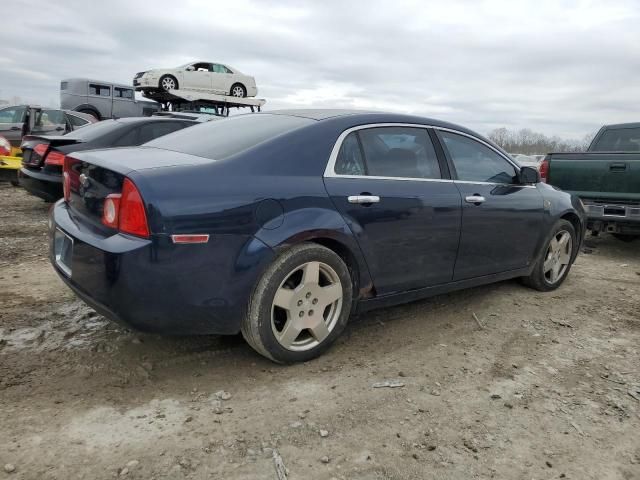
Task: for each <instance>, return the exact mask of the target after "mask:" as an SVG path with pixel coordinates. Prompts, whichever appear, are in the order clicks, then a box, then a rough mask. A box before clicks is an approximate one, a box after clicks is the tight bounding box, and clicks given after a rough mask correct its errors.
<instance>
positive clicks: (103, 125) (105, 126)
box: [65, 120, 122, 142]
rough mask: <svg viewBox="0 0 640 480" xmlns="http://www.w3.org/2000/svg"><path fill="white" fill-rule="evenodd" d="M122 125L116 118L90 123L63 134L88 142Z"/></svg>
mask: <svg viewBox="0 0 640 480" xmlns="http://www.w3.org/2000/svg"><path fill="white" fill-rule="evenodd" d="M120 127H122V123H120V122H118V121H116V120H103V121H101V122H97V123H92V124H91V125H87V126H86V127H82V128H79V129H78V130H73V131H72V132H70V133H67V134H66V135H65V137H66V138H73V139H74V140H80V141H83V142H90V141H92V140H95V139H96V138H98V137H102V136H103V135H106V134H108V133H110V132H113V131H114V130H117V129H118V128H120Z"/></svg>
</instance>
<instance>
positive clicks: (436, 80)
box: [0, 0, 640, 138]
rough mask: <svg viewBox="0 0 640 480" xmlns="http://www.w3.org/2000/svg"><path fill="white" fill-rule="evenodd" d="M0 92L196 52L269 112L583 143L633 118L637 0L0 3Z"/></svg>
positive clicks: (163, 63) (40, 98) (53, 89)
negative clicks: (378, 115)
mask: <svg viewBox="0 0 640 480" xmlns="http://www.w3.org/2000/svg"><path fill="white" fill-rule="evenodd" d="M2 18H3V22H2V27H1V28H0V98H4V99H11V98H12V97H14V96H19V97H21V98H22V100H27V101H34V102H38V103H41V104H44V105H53V106H57V105H58V104H59V91H58V88H59V83H60V80H61V79H63V78H65V77H92V78H98V79H104V80H108V81H114V82H122V83H127V84H130V83H131V81H132V77H133V75H134V74H135V73H136V72H138V71H142V70H148V69H151V68H157V67H172V66H176V65H180V64H183V63H186V62H188V61H191V60H196V59H198V60H211V61H218V62H220V63H227V64H229V65H232V66H235V67H237V68H238V69H239V70H241V71H243V72H244V73H247V74H250V75H254V76H255V77H256V81H257V84H258V89H259V96H260V97H262V98H266V99H267V108H265V109H273V108H281V107H288V108H290V107H309V106H315V107H349V108H361V109H375V110H389V111H399V112H409V113H415V114H419V115H424V116H430V117H435V118H440V119H444V120H449V121H454V122H457V123H460V124H463V125H465V126H468V127H470V128H473V129H475V130H478V131H479V132H481V133H487V132H488V131H489V130H491V129H492V128H495V127H500V126H506V127H509V128H522V127H529V128H532V129H534V130H536V131H541V132H543V133H545V134H558V135H561V136H563V137H568V138H580V137H583V136H584V135H585V134H587V133H589V132H592V131H594V130H595V129H597V128H598V127H599V126H600V125H602V124H603V123H617V122H624V121H634V120H635V121H638V120H640V105H639V104H640V81H639V77H640V75H639V74H640V29H639V28H638V25H640V1H638V0H629V1H625V0H620V1H614V0H608V1H594V2H592V1H568V0H567V1H563V0H551V1H544V0H535V1H531V2H528V1H515V0H514V1H472V0H470V1H455V0H447V1H442V2H440V1H439V2H435V1H428V0H423V1H415V2H411V1H407V2H402V1H397V0H394V1H391V0H386V1H372V0H367V1H358V2H356V1H353V2H351V1H348V0H340V1H332V0H323V1H315V0H309V1H290V2H287V1H285V2H272V1H267V0H262V1H256V2H252V1H247V0H232V1H228V0H225V1H210V0H202V1H199V0H191V1H178V2H176V1H167V0H148V1H144V2H143V1H140V2H138V1H136V0H128V1H123V0H103V1H100V2H97V1H96V2H94V1H86V0H78V1H76V0H58V1H55V2H54V1H51V0H2Z"/></svg>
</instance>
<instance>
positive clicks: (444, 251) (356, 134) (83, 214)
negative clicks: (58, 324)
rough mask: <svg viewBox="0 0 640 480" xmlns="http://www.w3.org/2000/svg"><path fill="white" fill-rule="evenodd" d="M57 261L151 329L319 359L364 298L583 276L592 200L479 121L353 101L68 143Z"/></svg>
mask: <svg viewBox="0 0 640 480" xmlns="http://www.w3.org/2000/svg"><path fill="white" fill-rule="evenodd" d="M63 177H64V182H63V186H64V199H63V200H60V201H59V202H58V203H56V205H55V207H54V208H53V209H52V213H51V222H50V235H51V249H50V254H51V262H52V264H53V266H54V268H55V270H56V271H57V272H58V274H59V275H60V276H61V277H62V279H63V280H64V281H65V282H66V284H67V285H68V286H69V287H70V288H71V289H73V290H74V291H75V292H76V294H77V295H78V296H79V297H80V298H82V299H83V300H84V301H85V302H86V303H88V304H89V305H91V306H92V307H93V308H95V309H96V310H97V311H98V312H100V313H102V314H103V315H105V316H107V317H109V318H111V319H113V320H116V321H119V322H121V323H124V324H126V325H128V326H131V327H134V328H136V329H139V330H143V331H150V332H162V333H170V334H237V333H238V332H242V334H243V336H244V338H245V339H246V340H247V342H248V343H249V344H250V345H251V346H252V347H253V348H254V349H255V350H257V351H258V352H259V353H260V354H262V355H264V356H266V357H268V358H270V359H272V360H274V361H276V362H281V363H289V362H298V361H305V360H309V359H311V358H313V357H316V356H318V355H320V354H321V353H322V352H324V351H325V350H326V349H327V348H329V346H330V345H331V344H332V343H333V342H334V341H335V340H336V338H337V337H338V336H339V335H340V333H341V332H342V331H343V329H344V328H345V326H346V324H347V321H348V320H349V317H350V316H352V314H354V313H356V312H363V311H366V310H368V309H371V308H374V307H378V306H383V305H392V304H399V303H403V302H407V301H412V300H416V299H420V298H425V297H428V296H431V295H436V294H440V293H444V292H449V291H452V290H458V289H461V288H466V287H473V286H477V285H482V284H487V283H491V282H497V281H500V280H505V279H510V278H521V279H522V280H523V282H524V283H525V284H526V285H528V286H530V287H533V288H535V289H537V290H541V291H549V290H553V289H555V288H557V287H558V286H559V285H560V284H561V283H562V282H563V281H564V279H565V278H566V277H567V275H568V273H569V270H570V268H571V265H572V263H573V261H574V259H575V257H576V255H577V253H578V249H579V245H580V243H581V241H582V238H583V234H584V211H583V208H582V205H581V203H580V201H579V200H578V199H577V198H575V197H572V196H571V195H569V194H567V193H564V192H561V191H559V190H557V189H555V188H553V187H551V186H548V185H546V184H545V183H541V182H540V177H539V174H538V172H537V171H536V170H535V169H532V168H528V167H519V166H518V165H517V164H516V163H515V162H514V161H513V160H512V159H511V157H510V156H509V155H508V154H507V153H506V152H504V151H503V150H501V149H500V148H499V147H497V146H496V145H494V144H492V143H491V142H490V141H489V140H487V139H485V138H483V137H481V136H480V135H478V134H476V133H474V132H472V131H470V130H467V129H466V128H463V127H460V126H457V125H453V124H450V123H445V122H441V121H437V120H432V119H427V118H420V117H414V116H406V115H397V114H384V113H363V112H351V111H327V110H308V111H279V112H277V111H276V112H271V113H261V114H249V115H239V116H235V117H232V118H229V119H225V120H220V121H218V122H211V123H205V124H201V125H196V126H194V127H191V128H188V129H184V130H181V131H179V132H176V133H172V134H170V135H167V136H164V137H162V138H159V139H157V140H154V141H152V142H150V143H147V144H145V145H143V146H142V147H137V148H119V149H108V150H94V151H84V152H77V153H74V154H73V155H70V156H67V157H66V158H65V165H64V172H63Z"/></svg>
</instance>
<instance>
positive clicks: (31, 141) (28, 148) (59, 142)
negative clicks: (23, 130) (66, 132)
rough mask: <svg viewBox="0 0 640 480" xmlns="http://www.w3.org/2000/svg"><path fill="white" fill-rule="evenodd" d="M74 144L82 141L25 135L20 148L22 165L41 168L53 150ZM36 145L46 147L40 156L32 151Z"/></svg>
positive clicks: (64, 137)
mask: <svg viewBox="0 0 640 480" xmlns="http://www.w3.org/2000/svg"><path fill="white" fill-rule="evenodd" d="M76 143H82V140H79V139H75V138H68V137H66V136H62V135H59V136H54V135H25V136H24V138H23V139H22V145H21V147H20V148H21V149H22V165H24V166H25V167H30V168H38V167H42V166H43V165H44V161H45V159H46V157H47V155H48V154H49V152H51V151H52V150H54V149H55V148H56V147H62V146H65V145H73V144H76ZM37 145H45V146H46V149H45V150H44V151H43V152H42V154H40V153H38V152H36V151H35V150H34V148H35V147H36V146H37Z"/></svg>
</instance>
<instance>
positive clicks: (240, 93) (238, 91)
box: [231, 85, 244, 97]
mask: <svg viewBox="0 0 640 480" xmlns="http://www.w3.org/2000/svg"><path fill="white" fill-rule="evenodd" d="M231 95H232V96H234V97H244V89H243V88H242V87H241V86H240V85H236V86H235V87H233V88H232V89H231Z"/></svg>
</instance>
